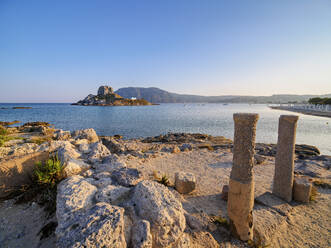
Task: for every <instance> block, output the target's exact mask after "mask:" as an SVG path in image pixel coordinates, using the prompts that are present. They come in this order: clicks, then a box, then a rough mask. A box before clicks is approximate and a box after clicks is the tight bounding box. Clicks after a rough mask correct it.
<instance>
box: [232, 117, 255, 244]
mask: <svg viewBox="0 0 331 248" xmlns="http://www.w3.org/2000/svg"><path fill="white" fill-rule="evenodd" d="M233 119H234V127H235V130H234V147H233V165H232V170H231V175H230V182H229V193H228V206H227V207H228V215H229V218H230V229H231V232H232V233H233V234H234V235H235V236H237V237H239V238H240V239H241V240H244V241H247V240H252V239H253V215H252V213H253V206H254V176H253V165H254V148H255V132H256V123H257V121H258V119H259V115H258V114H246V113H245V114H239V113H237V114H234V115H233Z"/></svg>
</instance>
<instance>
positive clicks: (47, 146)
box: [37, 142, 49, 152]
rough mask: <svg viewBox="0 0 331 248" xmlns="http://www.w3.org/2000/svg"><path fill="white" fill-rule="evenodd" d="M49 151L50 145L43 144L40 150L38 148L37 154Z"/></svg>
mask: <svg viewBox="0 0 331 248" xmlns="http://www.w3.org/2000/svg"><path fill="white" fill-rule="evenodd" d="M48 150H49V144H48V142H44V143H42V144H41V145H40V146H39V147H38V148H37V152H45V151H48Z"/></svg>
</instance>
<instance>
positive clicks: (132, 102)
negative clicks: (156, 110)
mask: <svg viewBox="0 0 331 248" xmlns="http://www.w3.org/2000/svg"><path fill="white" fill-rule="evenodd" d="M72 105H83V106H141V105H152V103H150V102H148V101H146V100H145V99H128V98H124V97H122V96H120V95H118V94H116V93H114V90H113V88H112V87H110V86H100V87H99V89H98V94H97V95H93V94H89V95H88V96H87V97H85V98H84V99H83V100H80V101H78V102H77V103H73V104H72Z"/></svg>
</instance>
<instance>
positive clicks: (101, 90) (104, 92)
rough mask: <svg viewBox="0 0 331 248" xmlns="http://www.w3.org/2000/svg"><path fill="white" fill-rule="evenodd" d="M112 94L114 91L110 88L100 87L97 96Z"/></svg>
mask: <svg viewBox="0 0 331 248" xmlns="http://www.w3.org/2000/svg"><path fill="white" fill-rule="evenodd" d="M112 93H114V90H113V88H112V87H110V86H100V87H99V89H98V95H99V96H105V95H109V94H112Z"/></svg>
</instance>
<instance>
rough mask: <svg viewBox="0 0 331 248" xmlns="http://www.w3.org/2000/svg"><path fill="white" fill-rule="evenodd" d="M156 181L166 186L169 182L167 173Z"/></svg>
mask: <svg viewBox="0 0 331 248" xmlns="http://www.w3.org/2000/svg"><path fill="white" fill-rule="evenodd" d="M158 182H159V183H161V184H163V185H164V186H168V185H169V183H170V182H169V178H168V176H167V175H163V176H162V177H161V179H159V180H158Z"/></svg>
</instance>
